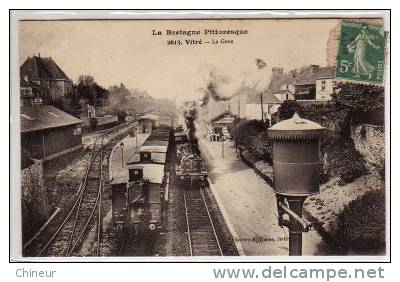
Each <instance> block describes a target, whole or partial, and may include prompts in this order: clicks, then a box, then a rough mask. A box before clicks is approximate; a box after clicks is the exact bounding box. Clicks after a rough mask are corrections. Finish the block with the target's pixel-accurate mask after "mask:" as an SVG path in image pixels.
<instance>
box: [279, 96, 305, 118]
mask: <svg viewBox="0 0 400 282" xmlns="http://www.w3.org/2000/svg"><path fill="white" fill-rule="evenodd" d="M303 111H304V110H303V107H302V106H301V105H300V104H299V103H297V102H296V101H295V100H286V101H284V102H283V103H282V106H281V107H280V108H279V120H285V119H289V118H292V116H293V115H294V113H296V112H297V113H298V114H299V116H300V117H303V115H304V113H303Z"/></svg>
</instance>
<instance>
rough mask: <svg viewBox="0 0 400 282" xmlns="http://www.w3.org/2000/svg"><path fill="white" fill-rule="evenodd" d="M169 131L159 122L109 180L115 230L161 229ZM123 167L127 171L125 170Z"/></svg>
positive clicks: (146, 230)
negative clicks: (123, 167)
mask: <svg viewBox="0 0 400 282" xmlns="http://www.w3.org/2000/svg"><path fill="white" fill-rule="evenodd" d="M171 138H173V132H172V131H171V128H170V127H169V126H165V125H161V126H159V127H157V128H155V129H153V130H152V132H151V133H150V135H149V137H148V138H147V139H146V141H145V142H144V143H143V144H142V145H141V146H140V148H139V149H137V151H136V153H135V154H134V155H133V156H132V158H131V159H129V160H128V162H127V163H126V168H125V169H122V170H120V171H119V172H118V174H117V175H116V176H115V177H114V176H113V178H112V180H111V188H112V219H113V222H114V226H115V227H116V229H117V230H122V229H124V230H133V231H134V233H135V234H139V233H143V232H149V231H150V232H157V231H158V230H160V229H161V228H162V220H163V211H164V206H165V203H166V201H167V200H168V199H167V197H168V196H167V189H168V185H169V173H168V163H169V160H170V155H171V149H172V147H171V143H172V142H170V141H171ZM126 170H127V171H126Z"/></svg>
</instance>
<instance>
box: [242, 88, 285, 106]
mask: <svg viewBox="0 0 400 282" xmlns="http://www.w3.org/2000/svg"><path fill="white" fill-rule="evenodd" d="M246 103H247V104H261V99H260V94H259V93H258V94H253V95H250V96H248V97H247V101H246ZM278 103H279V104H281V103H282V101H280V100H279V99H278V98H276V97H275V96H274V95H273V94H272V93H271V92H270V91H264V93H263V104H278Z"/></svg>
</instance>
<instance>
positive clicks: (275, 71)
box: [272, 67, 283, 76]
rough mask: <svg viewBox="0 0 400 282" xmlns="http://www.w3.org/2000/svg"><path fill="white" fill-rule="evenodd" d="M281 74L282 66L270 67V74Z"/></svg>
mask: <svg viewBox="0 0 400 282" xmlns="http://www.w3.org/2000/svg"><path fill="white" fill-rule="evenodd" d="M282 74H283V68H281V67H272V75H273V76H278V75H282Z"/></svg>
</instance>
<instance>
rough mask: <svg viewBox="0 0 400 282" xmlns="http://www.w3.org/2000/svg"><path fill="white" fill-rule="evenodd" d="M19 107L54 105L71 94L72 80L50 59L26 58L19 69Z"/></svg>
mask: <svg viewBox="0 0 400 282" xmlns="http://www.w3.org/2000/svg"><path fill="white" fill-rule="evenodd" d="M20 78H21V79H20V82H21V85H20V87H21V95H20V99H21V105H23V106H31V105H34V104H43V105H54V104H58V103H61V102H62V100H63V98H64V97H65V96H67V95H69V94H72V92H73V83H72V80H71V79H70V78H69V77H68V76H67V75H66V74H65V73H64V71H63V70H62V69H61V68H60V67H59V66H58V65H57V64H56V62H55V61H54V60H53V59H52V58H51V57H40V55H39V56H33V57H28V58H27V59H26V60H25V62H24V63H23V64H22V65H21V67H20Z"/></svg>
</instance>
